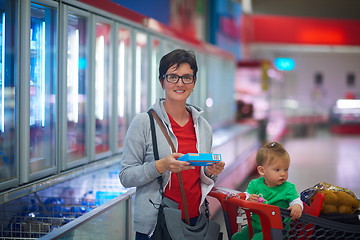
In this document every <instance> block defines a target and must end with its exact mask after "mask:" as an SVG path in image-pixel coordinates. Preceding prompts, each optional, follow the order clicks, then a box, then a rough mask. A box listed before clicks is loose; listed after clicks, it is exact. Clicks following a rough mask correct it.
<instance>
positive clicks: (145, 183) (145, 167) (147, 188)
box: [119, 99, 215, 235]
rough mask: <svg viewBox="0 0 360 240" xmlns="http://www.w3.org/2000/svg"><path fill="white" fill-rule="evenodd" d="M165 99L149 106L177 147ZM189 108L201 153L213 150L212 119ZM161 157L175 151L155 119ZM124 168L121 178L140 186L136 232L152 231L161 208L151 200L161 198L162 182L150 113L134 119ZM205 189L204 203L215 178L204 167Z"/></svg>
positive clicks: (167, 176) (167, 175)
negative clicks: (208, 119) (156, 165)
mask: <svg viewBox="0 0 360 240" xmlns="http://www.w3.org/2000/svg"><path fill="white" fill-rule="evenodd" d="M163 103H164V99H158V100H157V101H156V103H155V104H154V105H153V106H151V107H150V108H149V110H150V109H153V110H154V111H155V112H156V113H157V114H158V116H159V118H160V119H161V120H162V121H163V123H164V125H165V127H166V128H167V131H168V134H169V136H170V138H171V140H172V142H173V143H174V145H175V147H176V149H177V148H178V142H177V139H176V136H175V134H174V133H173V131H172V129H171V126H170V121H169V118H168V116H167V114H166V111H165V108H164V104H163ZM186 108H187V109H188V110H189V111H190V112H191V114H192V118H193V121H194V127H195V133H196V139H197V145H196V148H197V150H198V152H199V153H210V152H211V148H212V129H211V127H210V125H209V123H208V122H207V121H206V120H205V119H204V118H203V117H201V114H202V113H203V111H202V110H201V109H200V108H197V107H195V106H192V105H189V104H186ZM155 131H156V137H157V144H158V151H159V158H164V157H166V156H168V155H170V154H171V147H170V145H169V143H168V142H167V140H166V138H165V136H164V134H163V133H162V132H161V129H160V127H159V126H158V125H157V124H156V122H155ZM121 167H122V168H121V171H120V174H119V177H120V182H121V184H122V185H123V186H124V187H127V188H129V187H136V195H135V205H134V208H135V211H134V230H135V231H136V232H140V233H144V234H148V235H152V233H153V231H154V229H155V226H156V221H157V214H158V210H157V209H156V208H155V207H154V206H153V204H152V203H150V201H149V200H150V199H151V200H152V202H154V203H160V202H161V195H160V193H159V184H158V181H157V177H159V176H160V175H161V174H160V173H159V172H158V171H157V170H156V168H155V161H154V153H153V145H152V138H151V130H150V119H149V116H148V114H147V113H145V112H144V113H140V114H138V115H137V116H136V117H135V118H134V119H133V121H132V122H131V124H130V126H129V129H128V131H127V134H126V137H125V145H124V152H123V155H122V159H121ZM170 174H171V172H170V171H165V172H164V173H163V174H162V177H163V182H164V188H165V187H166V186H167V184H171V183H169V179H170ZM200 179H201V191H202V198H201V204H203V202H204V200H205V197H206V195H207V194H208V193H209V192H210V191H211V189H212V187H213V186H214V180H215V179H214V178H209V177H207V176H206V175H205V173H204V167H202V168H201V173H200Z"/></svg>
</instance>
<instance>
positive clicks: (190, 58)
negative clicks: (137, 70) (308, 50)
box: [159, 49, 198, 80]
mask: <svg viewBox="0 0 360 240" xmlns="http://www.w3.org/2000/svg"><path fill="white" fill-rule="evenodd" d="M182 63H188V64H189V65H190V68H191V69H192V70H193V75H194V77H195V78H196V73H197V71H198V67H197V63H196V57H195V53H194V52H193V51H191V50H184V49H175V50H173V51H171V52H169V53H168V54H166V55H165V56H163V57H162V58H161V60H160V66H159V79H160V80H164V77H163V76H164V75H165V74H166V72H167V70H168V69H169V68H170V67H171V66H173V65H176V68H178V67H179V66H180V64H182Z"/></svg>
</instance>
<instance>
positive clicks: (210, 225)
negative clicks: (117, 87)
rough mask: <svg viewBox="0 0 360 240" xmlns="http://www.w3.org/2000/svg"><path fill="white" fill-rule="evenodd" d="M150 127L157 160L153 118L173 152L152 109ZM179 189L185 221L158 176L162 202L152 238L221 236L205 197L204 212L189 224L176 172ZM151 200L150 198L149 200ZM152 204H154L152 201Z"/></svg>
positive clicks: (212, 239) (192, 239)
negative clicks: (194, 221) (166, 194)
mask: <svg viewBox="0 0 360 240" xmlns="http://www.w3.org/2000/svg"><path fill="white" fill-rule="evenodd" d="M148 114H149V118H150V128H151V135H152V142H153V149H154V158H155V160H159V153H158V148H157V141H156V132H155V123H154V118H155V120H156V122H157V124H158V125H159V127H160V129H161V130H162V132H163V134H164V135H165V137H166V139H167V141H168V142H169V144H170V146H171V148H172V151H173V152H175V147H174V144H173V143H172V141H171V139H170V137H169V135H168V134H167V132H166V130H165V127H164V125H163V123H162V121H161V120H160V118H159V117H158V116H157V114H156V113H155V112H154V111H152V110H151V111H149V112H148ZM177 176H178V179H179V185H180V190H181V195H182V199H183V201H184V215H185V220H186V223H185V222H184V221H183V220H182V218H181V210H179V209H178V204H177V203H175V202H174V201H172V200H170V199H168V198H166V197H164V189H163V180H162V176H160V177H158V183H159V186H160V188H159V191H160V194H161V196H162V202H161V204H159V205H158V206H157V208H158V210H159V211H158V218H157V224H156V227H155V231H154V233H153V236H152V239H154V240H218V239H221V238H222V234H220V225H219V224H218V223H216V222H214V221H211V220H210V219H209V209H208V202H207V201H206V199H205V206H206V210H205V213H200V215H199V217H198V220H197V222H196V224H195V225H194V226H190V225H189V215H188V207H187V202H186V198H185V191H184V186H183V182H182V178H181V174H177ZM150 202H151V200H150ZM153 205H154V206H156V204H154V203H153Z"/></svg>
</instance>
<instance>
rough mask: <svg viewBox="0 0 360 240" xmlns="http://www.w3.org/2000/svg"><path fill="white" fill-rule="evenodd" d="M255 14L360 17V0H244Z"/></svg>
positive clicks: (336, 17) (333, 17)
mask: <svg viewBox="0 0 360 240" xmlns="http://www.w3.org/2000/svg"><path fill="white" fill-rule="evenodd" d="M249 1H250V2H251V12H252V13H253V14H266V15H283V16H294V17H311V18H332V19H352V20H356V19H360V0H341V1H339V0H242V3H243V5H244V6H245V5H246V3H249Z"/></svg>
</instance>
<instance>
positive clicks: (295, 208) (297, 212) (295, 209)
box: [288, 204, 302, 220]
mask: <svg viewBox="0 0 360 240" xmlns="http://www.w3.org/2000/svg"><path fill="white" fill-rule="evenodd" d="M288 209H289V210H291V212H290V216H291V220H295V219H298V218H299V217H301V215H302V208H301V206H300V205H299V204H294V205H292V206H290V207H289V208H288Z"/></svg>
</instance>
